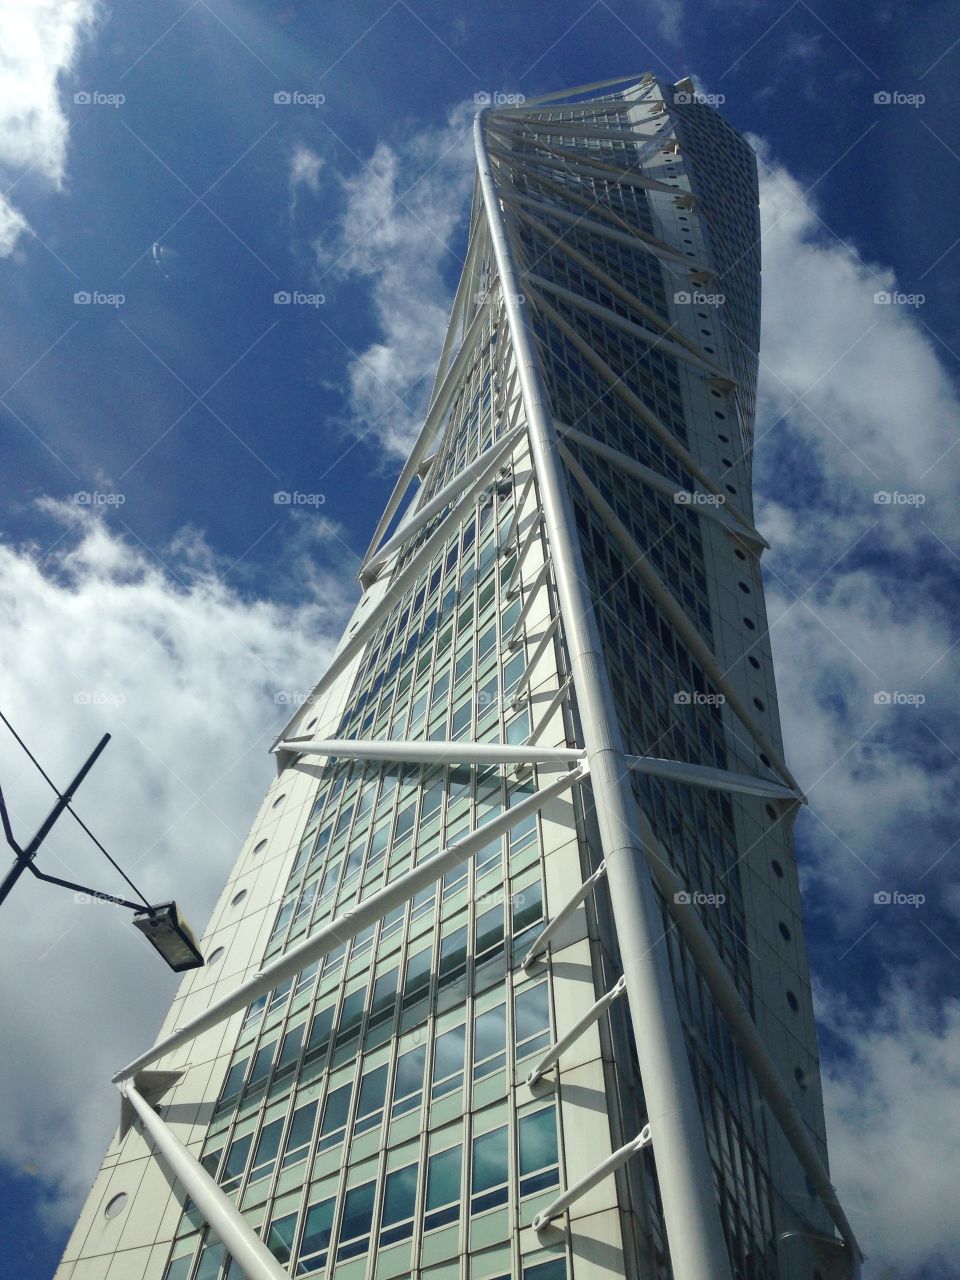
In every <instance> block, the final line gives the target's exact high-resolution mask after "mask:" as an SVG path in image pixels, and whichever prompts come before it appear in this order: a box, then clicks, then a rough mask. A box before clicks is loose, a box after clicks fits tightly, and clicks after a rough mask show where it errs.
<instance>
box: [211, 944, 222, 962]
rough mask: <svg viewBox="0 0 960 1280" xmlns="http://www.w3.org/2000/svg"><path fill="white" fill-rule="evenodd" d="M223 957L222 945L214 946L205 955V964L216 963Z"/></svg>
mask: <svg viewBox="0 0 960 1280" xmlns="http://www.w3.org/2000/svg"><path fill="white" fill-rule="evenodd" d="M222 959H223V947H215V948H214V950H213V951H211V952H210V954H209V955H208V956H207V964H217V963H218V961H220V960H222Z"/></svg>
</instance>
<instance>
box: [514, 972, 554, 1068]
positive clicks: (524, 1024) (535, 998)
mask: <svg viewBox="0 0 960 1280" xmlns="http://www.w3.org/2000/svg"><path fill="white" fill-rule="evenodd" d="M513 1008H514V1039H515V1041H516V1046H517V1057H518V1058H523V1057H525V1056H526V1055H527V1054H528V1053H533V1052H534V1051H535V1050H537V1049H545V1048H546V1046H547V1045H548V1044H549V1043H550V1001H549V997H548V995H547V984H546V983H545V982H540V983H538V984H537V985H536V986H535V987H526V988H525V989H524V990H523V991H521V992H520V993H519V994H518V995H517V997H516V999H515V1001H514V1005H513Z"/></svg>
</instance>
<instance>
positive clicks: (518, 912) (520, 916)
mask: <svg viewBox="0 0 960 1280" xmlns="http://www.w3.org/2000/svg"><path fill="white" fill-rule="evenodd" d="M511 905H512V910H513V937H514V942H516V941H518V939H519V937H520V935H521V934H523V933H524V932H525V930H527V929H529V928H530V927H531V925H534V924H537V923H539V921H541V920H542V919H543V886H542V885H541V883H540V881H539V880H535V881H534V882H533V884H528V885H525V886H524V888H523V889H521V890H520V892H519V893H515V894H514V895H513V900H512V904H511Z"/></svg>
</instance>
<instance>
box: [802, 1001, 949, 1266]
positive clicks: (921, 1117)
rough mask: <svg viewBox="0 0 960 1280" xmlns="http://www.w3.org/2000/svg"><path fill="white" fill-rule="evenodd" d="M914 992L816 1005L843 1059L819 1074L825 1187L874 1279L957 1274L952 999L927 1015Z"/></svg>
mask: <svg viewBox="0 0 960 1280" xmlns="http://www.w3.org/2000/svg"><path fill="white" fill-rule="evenodd" d="M917 994H918V993H917V990H916V988H915V987H907V986H897V987H896V988H894V989H893V990H892V991H890V992H889V994H888V995H887V997H886V998H885V1000H884V1001H883V1003H882V1004H881V1005H880V1007H879V1008H871V1009H869V1010H867V1011H864V1010H862V1009H859V1010H858V1009H856V1008H853V1007H851V1006H850V1004H849V1003H847V1002H844V1001H841V1000H839V999H837V998H836V997H833V996H830V995H829V994H828V993H825V992H824V993H821V999H820V1000H819V1001H818V1006H819V1014H820V1017H821V1018H822V1019H823V1021H824V1022H825V1023H826V1024H827V1025H828V1026H830V1028H831V1030H832V1031H834V1033H835V1034H837V1035H839V1036H841V1037H842V1039H843V1042H844V1044H845V1047H846V1050H847V1052H848V1053H849V1055H850V1056H849V1058H848V1059H846V1060H845V1061H844V1063H843V1065H842V1067H841V1066H839V1065H836V1064H835V1065H833V1066H831V1067H828V1068H827V1070H826V1071H825V1073H824V1089H825V1104H826V1110H827V1121H828V1125H829V1129H830V1134H831V1167H830V1174H831V1179H832V1181H833V1182H834V1184H835V1185H836V1187H837V1188H838V1192H839V1195H840V1199H841V1203H842V1204H843V1205H844V1208H845V1209H846V1211H847V1216H848V1217H849V1218H850V1221H851V1223H852V1225H853V1228H854V1231H856V1232H857V1233H858V1236H859V1237H860V1239H861V1242H862V1244H863V1245H864V1247H865V1251H866V1253H867V1254H868V1257H869V1258H870V1260H871V1265H870V1266H869V1267H868V1268H867V1269H866V1274H867V1275H876V1276H878V1277H879V1276H883V1275H887V1276H902V1277H905V1278H906V1277H908V1276H913V1275H920V1274H921V1272H922V1271H923V1273H924V1274H929V1275H940V1276H948V1275H956V1274H957V1272H956V1270H955V1269H954V1268H955V1267H956V1260H957V1257H958V1255H960V1217H958V1216H957V1211H956V1204H957V1193H956V1168H957V1150H958V1149H960V1110H958V1108H957V1105H956V1098H957V1090H958V1088H960V1001H957V1000H955V999H948V1000H945V1001H944V1002H943V1004H942V1007H941V1008H940V1009H939V1010H938V1011H937V1012H936V1013H932V1012H931V1011H930V1006H929V1004H927V1003H926V1002H924V1003H919V1002H918V999H917ZM881 1267H882V1268H889V1270H880V1268H881ZM894 1268H896V1270H894ZM900 1268H903V1270H901V1269H900ZM926 1268H929V1271H927V1270H926Z"/></svg>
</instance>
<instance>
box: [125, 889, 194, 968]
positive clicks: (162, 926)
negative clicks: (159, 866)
mask: <svg viewBox="0 0 960 1280" xmlns="http://www.w3.org/2000/svg"><path fill="white" fill-rule="evenodd" d="M133 924H134V928H136V929H139V930H140V932H141V933H142V934H143V936H144V937H145V938H146V940H147V941H148V942H149V943H150V945H151V946H152V947H153V948H154V950H156V951H157V952H158V953H159V954H160V955H161V956H162V957H163V958H164V960H166V962H167V964H168V965H169V966H170V968H171V969H172V970H173V972H174V973H183V972H184V971H185V970H186V969H199V968H200V967H201V966H202V965H203V963H204V960H203V956H202V954H201V952H200V948H199V947H198V946H197V940H196V938H194V936H193V932H192V930H191V929H190V926H189V925H188V924H187V923H186V922H185V921H183V920H181V919H180V917H179V914H178V912H177V904H176V903H175V902H162V903H160V905H159V906H156V907H150V908H149V909H148V910H146V911H138V912H137V914H136V915H135V916H134V917H133Z"/></svg>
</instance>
